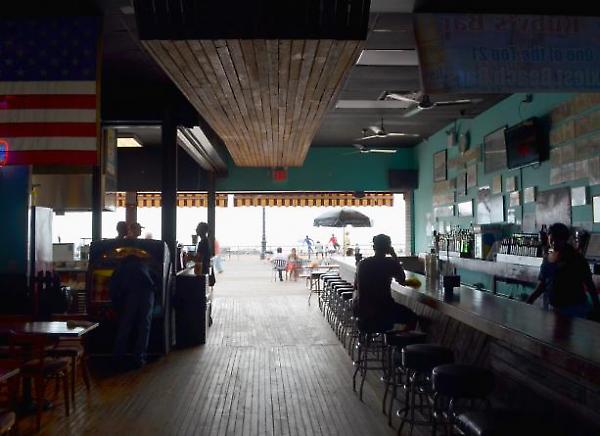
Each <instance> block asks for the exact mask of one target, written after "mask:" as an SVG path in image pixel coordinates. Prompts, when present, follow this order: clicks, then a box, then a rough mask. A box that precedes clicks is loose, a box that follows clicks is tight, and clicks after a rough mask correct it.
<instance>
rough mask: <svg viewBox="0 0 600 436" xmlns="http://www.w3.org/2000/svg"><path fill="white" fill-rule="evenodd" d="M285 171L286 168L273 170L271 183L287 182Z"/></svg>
mask: <svg viewBox="0 0 600 436" xmlns="http://www.w3.org/2000/svg"><path fill="white" fill-rule="evenodd" d="M287 176H288V174H287V169H286V168H273V181H274V182H285V181H286V180H287Z"/></svg>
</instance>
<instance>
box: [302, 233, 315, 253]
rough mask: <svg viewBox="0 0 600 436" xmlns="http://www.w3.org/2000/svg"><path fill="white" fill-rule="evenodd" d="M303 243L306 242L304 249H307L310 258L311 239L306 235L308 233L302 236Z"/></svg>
mask: <svg viewBox="0 0 600 436" xmlns="http://www.w3.org/2000/svg"><path fill="white" fill-rule="evenodd" d="M304 243H305V244H306V250H307V251H308V258H309V259H310V255H311V254H312V252H313V240H312V239H310V238H309V237H308V235H306V238H304Z"/></svg>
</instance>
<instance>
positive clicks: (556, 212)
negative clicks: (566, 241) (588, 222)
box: [535, 187, 571, 229]
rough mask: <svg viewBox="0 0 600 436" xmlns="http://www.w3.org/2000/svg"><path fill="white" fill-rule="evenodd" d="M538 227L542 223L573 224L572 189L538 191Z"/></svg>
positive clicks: (536, 211)
mask: <svg viewBox="0 0 600 436" xmlns="http://www.w3.org/2000/svg"><path fill="white" fill-rule="evenodd" d="M535 221H536V228H538V229H539V228H540V227H541V226H542V224H546V225H552V224H554V223H563V224H565V225H567V226H570V225H571V189H569V188H567V187H565V188H557V189H551V190H549V191H543V192H538V195H537V199H536V201H535Z"/></svg>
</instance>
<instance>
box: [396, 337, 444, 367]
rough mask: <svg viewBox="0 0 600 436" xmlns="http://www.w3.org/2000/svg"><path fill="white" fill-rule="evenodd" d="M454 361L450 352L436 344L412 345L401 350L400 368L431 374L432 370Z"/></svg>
mask: <svg viewBox="0 0 600 436" xmlns="http://www.w3.org/2000/svg"><path fill="white" fill-rule="evenodd" d="M453 361H454V356H453V354H452V350H451V349H449V348H446V347H443V346H441V345H436V344H412V345H407V346H406V347H404V348H403V349H402V366H403V367H404V368H405V369H410V370H414V371H417V372H431V370H432V369H433V368H435V367H436V366H439V365H444V364H446V363H451V362H453Z"/></svg>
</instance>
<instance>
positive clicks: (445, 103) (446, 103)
mask: <svg viewBox="0 0 600 436" xmlns="http://www.w3.org/2000/svg"><path fill="white" fill-rule="evenodd" d="M480 101H481V99H480V98H474V99H464V100H449V101H436V102H435V103H433V105H434V106H456V105H459V104H475V103H479V102H480Z"/></svg>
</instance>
